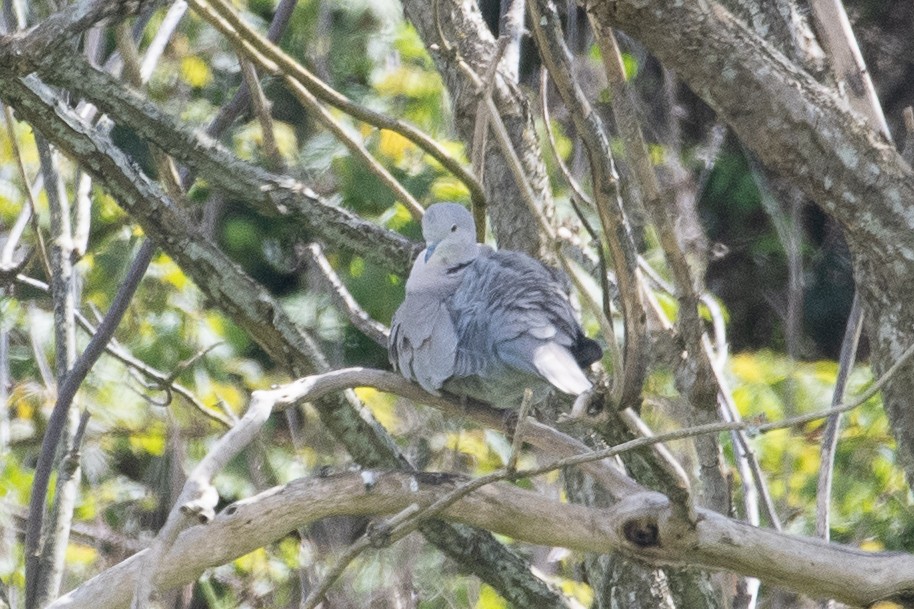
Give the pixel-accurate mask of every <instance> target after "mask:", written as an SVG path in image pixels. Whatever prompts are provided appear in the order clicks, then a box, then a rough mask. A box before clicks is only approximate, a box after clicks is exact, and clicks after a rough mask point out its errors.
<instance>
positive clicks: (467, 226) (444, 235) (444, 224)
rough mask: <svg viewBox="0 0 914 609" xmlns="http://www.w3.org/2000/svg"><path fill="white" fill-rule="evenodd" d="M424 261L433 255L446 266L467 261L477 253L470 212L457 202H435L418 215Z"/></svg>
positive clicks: (474, 228)
mask: <svg viewBox="0 0 914 609" xmlns="http://www.w3.org/2000/svg"><path fill="white" fill-rule="evenodd" d="M422 236H423V237H424V238H425V245H426V248H425V253H424V256H425V261H426V262H429V261H430V260H431V259H433V258H434V259H437V260H438V261H440V263H441V264H443V265H444V266H446V267H451V266H453V265H455V264H463V263H465V262H469V261H471V260H472V259H473V258H475V257H476V256H477V255H478V252H479V248H478V247H477V245H476V225H475V224H474V223H473V216H471V215H470V212H468V211H467V209H466V208H465V207H463V206H462V205H459V204H457V203H435V204H434V205H432V206H430V207H429V208H428V209H427V210H425V216H423V218H422Z"/></svg>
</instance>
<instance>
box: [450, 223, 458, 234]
mask: <svg viewBox="0 0 914 609" xmlns="http://www.w3.org/2000/svg"><path fill="white" fill-rule="evenodd" d="M451 232H452V233H456V232H457V225H456V224H454V225H453V226H451Z"/></svg>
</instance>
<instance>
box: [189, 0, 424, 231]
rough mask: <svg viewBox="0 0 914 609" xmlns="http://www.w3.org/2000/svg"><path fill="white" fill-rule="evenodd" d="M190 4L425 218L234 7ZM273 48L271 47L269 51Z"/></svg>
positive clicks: (408, 195)
mask: <svg viewBox="0 0 914 609" xmlns="http://www.w3.org/2000/svg"><path fill="white" fill-rule="evenodd" d="M190 4H191V6H193V8H194V10H195V11H196V12H197V14H199V15H200V16H201V17H202V18H203V19H205V20H206V21H208V22H209V23H210V24H211V25H212V26H213V27H215V28H216V29H218V30H219V31H220V32H221V33H222V35H223V36H225V37H226V38H228V39H229V41H230V42H231V43H232V44H233V45H234V46H235V47H236V49H238V52H239V53H243V54H244V56H245V57H247V58H248V59H250V60H251V61H253V62H254V63H256V64H257V65H258V66H260V67H261V69H263V70H265V71H267V72H269V73H271V74H275V75H277V76H279V77H281V78H282V80H283V82H285V83H286V85H287V86H288V87H289V88H290V89H291V90H292V94H293V95H295V98H296V99H298V101H299V103H301V104H302V105H303V106H304V107H305V108H307V109H308V110H309V111H310V112H311V114H312V116H313V117H314V118H315V119H317V120H318V121H320V123H321V124H322V125H323V126H324V128H326V129H327V130H328V131H330V133H332V134H333V136H334V137H335V138H336V139H337V140H338V141H339V142H340V143H342V144H343V145H344V146H346V148H347V149H348V150H349V152H350V153H352V154H353V155H354V156H355V157H356V158H358V159H359V160H361V161H362V162H363V163H364V164H365V166H366V167H367V168H368V170H369V171H371V173H373V174H374V175H375V176H376V177H377V178H378V179H379V180H381V183H382V184H384V185H385V186H386V187H387V188H388V189H389V190H390V191H391V192H393V193H394V194H395V195H396V196H397V198H398V199H399V200H400V202H401V203H403V205H405V206H406V208H407V209H408V210H409V212H410V213H411V214H412V215H413V217H414V218H415V219H417V220H418V219H421V218H422V214H423V213H424V210H423V208H422V206H421V205H420V204H419V202H418V201H417V200H416V198H415V197H413V195H412V194H411V193H410V192H409V191H408V190H406V188H404V187H403V185H402V184H400V182H399V181H398V180H397V179H396V178H395V177H394V176H393V174H391V173H390V171H388V170H387V168H385V167H384V166H383V165H381V164H380V163H379V162H378V161H377V160H376V159H375V158H374V157H373V156H372V155H371V153H370V152H369V151H368V149H367V148H366V147H365V144H364V143H362V141H360V140H359V139H358V138H356V137H354V136H353V135H352V134H351V133H349V131H348V130H347V128H346V127H344V126H343V125H342V124H341V123H340V121H339V120H337V119H336V117H334V116H333V114H332V113H331V112H330V111H329V110H327V108H326V107H325V106H324V104H323V103H321V101H319V100H318V99H317V97H316V96H315V95H314V93H313V92H312V91H311V90H309V89H308V88H307V87H306V86H305V85H304V84H302V81H301V80H298V79H296V78H295V77H294V76H293V75H292V73H290V72H287V71H285V69H284V68H285V66H280V65H279V64H278V63H277V62H276V61H275V60H274V59H273V58H272V57H269V56H268V55H267V54H266V53H265V52H264V51H263V50H261V49H260V48H258V47H255V46H254V45H253V44H252V43H251V40H250V38H249V37H248V36H249V32H251V33H250V35H251V36H253V35H254V33H253V30H250V28H248V27H247V26H246V25H245V24H243V22H242V21H241V20H240V19H239V18H238V16H237V14H235V11H234V9H233V8H232V7H230V6H228V5H227V4H225V3H223V2H220V1H219V0H215V1H213V2H205V1H204V0H190ZM261 40H262V38H261ZM272 46H273V45H269V46H268V47H267V48H270V47H272Z"/></svg>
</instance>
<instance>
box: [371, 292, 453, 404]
mask: <svg viewBox="0 0 914 609" xmlns="http://www.w3.org/2000/svg"><path fill="white" fill-rule="evenodd" d="M388 351H389V352H388V354H389V356H390V363H391V364H393V366H394V368H395V369H396V370H399V371H400V374H402V375H403V376H405V377H406V378H408V379H410V380H411V381H415V382H417V383H419V384H420V385H421V386H422V388H423V389H425V390H426V391H428V392H430V393H434V394H437V393H438V390H439V389H441V385H442V384H443V383H444V381H446V380H447V379H448V378H450V377H451V376H452V375H453V374H454V358H455V354H456V352H457V334H456V332H455V331H454V323H453V321H452V320H451V314H450V312H449V311H448V308H447V306H446V304H445V302H444V300H442V298H441V297H440V296H439V295H436V294H409V293H407V295H406V298H405V299H404V300H403V304H401V305H400V308H399V309H397V312H396V313H395V314H394V318H393V322H392V324H391V328H390V342H389V348H388Z"/></svg>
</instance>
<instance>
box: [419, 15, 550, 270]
mask: <svg viewBox="0 0 914 609" xmlns="http://www.w3.org/2000/svg"><path fill="white" fill-rule="evenodd" d="M436 7H437V9H438V10H437V14H436V11H435V8H436ZM403 9H404V10H405V12H406V17H407V18H408V19H409V20H410V21H411V22H412V24H413V25H414V26H415V27H416V30H417V31H418V32H419V35H420V36H421V37H422V40H423V41H424V42H425V46H426V47H428V48H429V49H431V54H432V57H433V58H434V59H435V65H436V66H437V67H438V71H439V72H440V73H441V76H442V78H443V79H444V83H445V85H446V86H447V89H448V92H449V93H450V95H451V102H452V103H453V105H454V117H455V125H456V127H457V133H458V134H459V135H460V137H461V139H463V141H464V142H465V143H466V144H467V146H468V148H472V145H473V133H474V129H475V126H476V121H477V120H479V118H480V117H478V116H477V108H478V106H479V104H478V102H479V100H480V95H482V92H481V91H479V90H478V89H477V87H476V85H475V84H474V83H473V81H472V79H471V78H470V77H469V75H468V74H467V73H466V71H465V70H464V69H461V65H460V64H461V62H465V65H466V66H467V67H469V68H470V69H472V70H473V71H474V72H475V73H476V74H477V75H479V76H480V77H484V75H485V74H486V73H487V71H488V70H489V63H490V62H491V61H492V59H493V58H495V56H496V43H495V39H494V37H493V36H492V33H491V32H490V31H489V29H488V27H487V26H486V24H485V21H483V18H482V15H481V14H480V12H479V8H478V7H477V5H476V3H475V2H471V1H469V0H441V1H440V2H425V1H423V0H405V1H404V2H403ZM439 28H440V29H439ZM439 31H440V32H442V33H443V34H444V36H445V40H442V39H441V37H440V36H439ZM445 45H448V47H449V48H445ZM492 84H493V86H492V97H493V100H494V101H495V105H496V106H497V107H498V110H499V114H500V115H501V118H502V120H503V121H504V123H505V126H506V127H507V129H508V134H509V135H510V137H511V140H512V141H513V143H514V150H515V151H516V152H517V154H518V155H519V156H520V159H521V165H522V166H523V170H524V173H525V174H526V176H527V180H528V182H529V184H530V187H531V188H532V190H533V192H534V194H535V195H536V197H537V199H538V201H537V204H538V206H539V207H540V209H548V208H549V207H551V200H552V195H551V192H550V190H549V181H548V179H547V177H546V167H545V165H544V164H543V158H542V155H541V154H540V143H539V138H538V137H537V135H536V131H535V129H534V125H533V116H532V114H531V112H530V106H529V104H528V103H527V98H526V96H524V94H523V93H522V92H521V90H520V89H519V88H518V86H517V84H516V83H513V82H512V81H510V80H508V79H506V78H504V77H502V76H501V75H496V77H495V80H494V82H493V83H492ZM508 162H509V161H507V160H506V159H505V155H504V153H503V152H502V151H501V150H500V149H499V147H498V144H497V143H496V142H495V138H494V137H491V136H490V137H489V138H487V144H486V151H485V172H484V173H485V175H484V178H483V185H484V186H485V191H486V196H487V198H488V201H489V203H488V205H489V216H490V218H491V220H492V229H493V232H494V233H495V239H496V241H497V242H498V245H499V247H503V248H505V249H510V250H516V251H520V252H526V253H527V254H530V255H532V256H538V257H543V256H546V257H548V256H549V253H548V252H547V248H546V247H545V244H544V242H543V237H542V235H540V232H539V230H538V228H537V224H536V221H535V220H534V218H533V216H532V214H531V213H530V210H529V208H528V207H527V204H526V203H525V202H524V198H523V195H522V194H521V190H520V188H519V187H518V185H517V183H516V182H515V180H514V178H513V175H512V173H511V170H510V169H508V164H507V163H508Z"/></svg>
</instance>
